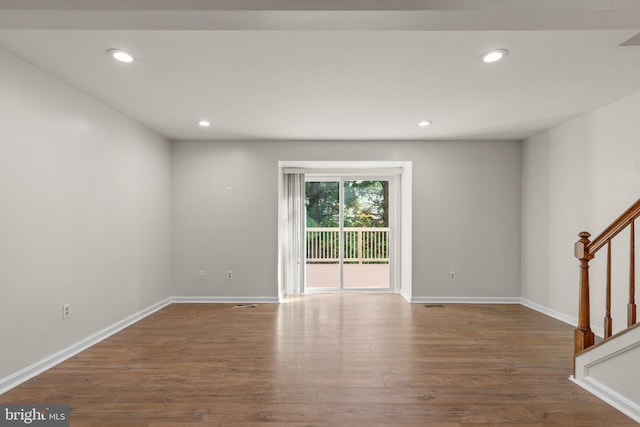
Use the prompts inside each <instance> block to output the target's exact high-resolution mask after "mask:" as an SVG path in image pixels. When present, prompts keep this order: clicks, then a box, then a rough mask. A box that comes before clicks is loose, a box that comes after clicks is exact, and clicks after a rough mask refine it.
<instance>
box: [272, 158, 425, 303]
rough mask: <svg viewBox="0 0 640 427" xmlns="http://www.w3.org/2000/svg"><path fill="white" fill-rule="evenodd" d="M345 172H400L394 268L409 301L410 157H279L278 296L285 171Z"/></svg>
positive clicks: (399, 288) (280, 290) (398, 289)
mask: <svg viewBox="0 0 640 427" xmlns="http://www.w3.org/2000/svg"><path fill="white" fill-rule="evenodd" d="M285 170H286V171H288V172H299V173H309V174H341V175H346V176H348V175H389V174H393V175H395V176H396V180H395V182H396V184H395V185H396V198H397V201H398V202H397V203H396V209H397V212H396V218H397V220H396V223H397V230H396V236H395V237H396V238H398V237H399V239H400V244H399V245H394V246H395V247H396V251H397V252H398V253H396V254H395V259H396V260H397V262H396V266H397V267H396V268H395V271H394V272H393V274H394V280H393V281H394V283H395V284H396V292H399V293H400V294H401V295H402V296H403V297H404V298H405V299H406V300H407V301H411V297H412V295H413V290H412V283H411V265H412V258H411V248H412V243H411V232H412V228H411V226H412V223H411V222H412V216H411V202H412V200H411V194H412V162H410V161H279V162H278V282H277V287H278V298H279V300H280V301H282V300H283V297H284V292H283V288H282V286H283V265H284V264H283V262H284V259H283V242H284V231H283V230H284V222H283V221H284V220H283V218H284V214H283V213H284V208H283V206H284V197H283V194H284V192H283V181H284V180H283V174H284V172H285Z"/></svg>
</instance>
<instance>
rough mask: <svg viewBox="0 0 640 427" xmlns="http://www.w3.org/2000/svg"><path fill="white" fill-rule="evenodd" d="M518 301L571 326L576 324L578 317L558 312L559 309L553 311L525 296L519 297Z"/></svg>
mask: <svg viewBox="0 0 640 427" xmlns="http://www.w3.org/2000/svg"><path fill="white" fill-rule="evenodd" d="M520 303H521V304H522V305H524V306H525V307H528V308H530V309H532V310H535V311H537V312H539V313H542V314H546V315H547V316H549V317H553V318H554V319H557V320H560V321H561V322H564V323H567V324H569V325H571V326H576V325H577V324H578V319H576V318H575V317H571V316H567V315H566V314H564V313H560V312H559V311H555V310H553V309H551V308H549V307H545V306H544V305H540V304H538V303H537V302H533V301H531V300H528V299H526V298H520Z"/></svg>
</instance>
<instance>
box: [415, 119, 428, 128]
mask: <svg viewBox="0 0 640 427" xmlns="http://www.w3.org/2000/svg"><path fill="white" fill-rule="evenodd" d="M429 125H431V121H429V120H423V121H421V122H420V123H418V126H420V127H421V128H426V127H427V126H429Z"/></svg>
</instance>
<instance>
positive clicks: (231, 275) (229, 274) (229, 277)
mask: <svg viewBox="0 0 640 427" xmlns="http://www.w3.org/2000/svg"><path fill="white" fill-rule="evenodd" d="M231 279H233V271H231V270H229V271H227V280H231Z"/></svg>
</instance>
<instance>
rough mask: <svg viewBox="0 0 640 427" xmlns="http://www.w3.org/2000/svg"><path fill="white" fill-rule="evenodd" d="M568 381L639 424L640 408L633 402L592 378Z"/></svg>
mask: <svg viewBox="0 0 640 427" xmlns="http://www.w3.org/2000/svg"><path fill="white" fill-rule="evenodd" d="M569 379H570V380H571V381H573V382H574V383H575V384H577V385H579V386H580V387H582V388H583V389H585V390H586V391H588V392H589V393H591V394H593V395H594V396H596V397H597V398H598V399H600V400H603V401H605V402H607V403H608V404H609V405H611V406H613V407H614V408H616V409H617V410H618V411H620V412H622V413H623V414H625V415H626V416H628V417H629V418H631V419H633V420H634V421H635V422H637V423H640V406H638V405H637V404H635V403H634V402H632V401H630V400H628V399H626V398H625V397H623V396H621V395H620V394H618V393H616V392H615V391H613V390H611V389H609V388H608V387H606V386H605V385H603V384H601V383H600V382H598V381H596V380H595V379H593V378H590V377H586V378H583V379H576V378H574V377H573V376H571V377H569Z"/></svg>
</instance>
